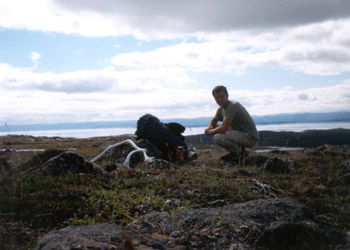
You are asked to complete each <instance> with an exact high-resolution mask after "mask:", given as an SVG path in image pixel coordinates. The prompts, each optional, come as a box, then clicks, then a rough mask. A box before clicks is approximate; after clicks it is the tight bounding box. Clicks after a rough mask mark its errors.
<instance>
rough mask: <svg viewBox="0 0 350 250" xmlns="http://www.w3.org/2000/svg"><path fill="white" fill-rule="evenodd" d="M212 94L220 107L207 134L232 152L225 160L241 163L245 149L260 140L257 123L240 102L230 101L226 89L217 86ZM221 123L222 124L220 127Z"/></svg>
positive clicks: (206, 130) (206, 131)
mask: <svg viewBox="0 0 350 250" xmlns="http://www.w3.org/2000/svg"><path fill="white" fill-rule="evenodd" d="M212 94H213V96H214V99H215V101H216V103H217V104H218V105H219V106H220V107H219V108H218V110H217V112H216V115H215V116H214V118H213V119H212V120H211V121H210V123H209V126H208V128H207V129H205V134H206V135H215V136H214V141H215V143H216V144H218V145H219V146H221V147H223V148H225V149H227V150H228V151H229V152H230V153H229V154H228V155H225V156H224V157H222V159H223V160H234V161H235V160H238V161H239V160H240V159H242V157H244V156H245V154H246V151H245V148H246V147H248V148H249V147H253V146H254V145H255V144H256V143H257V142H258V140H259V134H258V131H257V130H256V126H255V123H254V121H253V119H252V118H251V116H250V115H249V113H248V112H247V110H246V109H245V108H244V107H243V106H242V105H241V104H240V103H239V102H236V101H229V100H228V92H227V89H226V87H224V86H216V87H215V88H214V89H213V91H212ZM219 121H222V123H221V125H219V126H218V122H219Z"/></svg>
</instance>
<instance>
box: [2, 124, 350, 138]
mask: <svg viewBox="0 0 350 250" xmlns="http://www.w3.org/2000/svg"><path fill="white" fill-rule="evenodd" d="M205 128H206V127H204V126H203V127H186V130H185V132H184V133H183V135H184V136H190V135H200V134H203V133H204V130H205ZM336 128H344V129H350V122H323V123H320V122H319V123H290V124H269V125H257V129H258V131H275V132H278V131H283V132H286V131H290V132H301V131H305V130H310V129H311V130H314V129H316V130H328V129H336ZM135 131H136V127H127V128H90V129H62V130H33V131H7V132H0V136H6V135H8V134H10V135H31V136H36V137H38V136H47V137H63V138H91V137H101V136H117V135H123V134H134V133H135Z"/></svg>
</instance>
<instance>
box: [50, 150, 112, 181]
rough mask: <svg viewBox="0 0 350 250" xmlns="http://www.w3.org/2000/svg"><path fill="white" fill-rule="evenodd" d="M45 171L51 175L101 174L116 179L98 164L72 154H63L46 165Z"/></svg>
mask: <svg viewBox="0 0 350 250" xmlns="http://www.w3.org/2000/svg"><path fill="white" fill-rule="evenodd" d="M45 170H47V171H48V173H49V174H51V175H60V174H65V173H66V172H67V171H70V172H74V173H84V174H99V175H102V176H105V177H107V178H114V176H113V175H111V174H109V173H108V172H106V171H105V170H103V169H102V168H101V167H99V166H98V165H97V164H94V163H91V162H87V161H85V159H84V157H82V156H80V155H78V154H75V153H72V152H64V153H61V154H59V155H57V156H55V157H53V158H51V159H50V160H48V161H47V162H46V163H45Z"/></svg>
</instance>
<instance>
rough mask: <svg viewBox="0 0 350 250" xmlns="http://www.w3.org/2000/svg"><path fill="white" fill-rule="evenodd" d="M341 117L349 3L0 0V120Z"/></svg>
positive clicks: (348, 83) (346, 105)
mask: <svg viewBox="0 0 350 250" xmlns="http://www.w3.org/2000/svg"><path fill="white" fill-rule="evenodd" d="M216 85H225V86H226V87H227V89H228V91H229V98H230V99H231V100H235V101H239V102H240V103H241V104H243V105H244V106H245V107H246V109H247V110H248V112H249V113H250V114H251V115H255V116H261V115H270V114H281V113H300V112H334V111H350V1H349V0H332V1H329V0H302V1H301V0H300V1H299V0H286V1H281V0H250V1H246V0H220V1H218V0H176V1H172V0H123V1H122V0H99V1H96V0H32V1H23V0H11V1H8V0H0V93H1V98H0V106H1V108H0V122H1V124H5V123H6V124H8V125H11V124H35V123H61V122H92V121H118V120H137V119H138V118H139V117H140V116H142V115H143V114H146V113H150V114H153V115H155V116H157V117H159V118H160V119H171V118H196V117H210V116H213V115H214V114H215V111H216V109H217V104H216V103H215V101H214V99H213V97H212V95H211V90H212V89H213V88H214V87H215V86H216Z"/></svg>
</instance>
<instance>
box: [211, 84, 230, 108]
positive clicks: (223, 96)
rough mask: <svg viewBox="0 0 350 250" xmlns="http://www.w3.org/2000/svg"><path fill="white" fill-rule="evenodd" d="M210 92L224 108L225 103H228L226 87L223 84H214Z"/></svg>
mask: <svg viewBox="0 0 350 250" xmlns="http://www.w3.org/2000/svg"><path fill="white" fill-rule="evenodd" d="M212 94H213V96H214V99H215V101H216V103H217V104H218V105H219V106H220V107H222V108H226V106H227V104H228V103H229V101H228V92H227V89H226V87H225V86H216V87H215V88H214V89H213V91H212Z"/></svg>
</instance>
